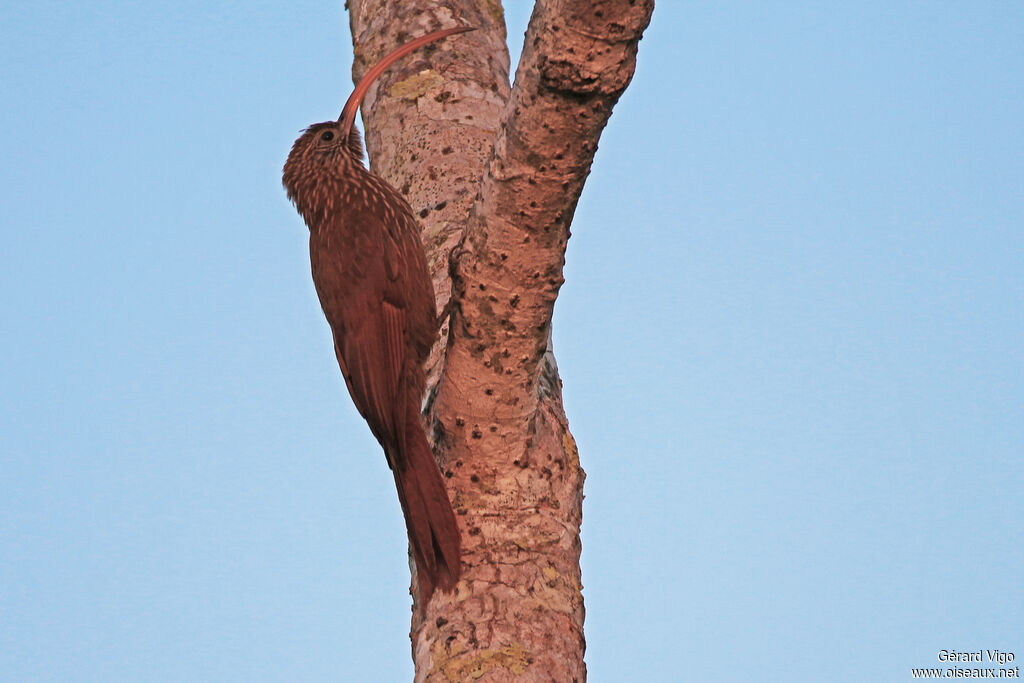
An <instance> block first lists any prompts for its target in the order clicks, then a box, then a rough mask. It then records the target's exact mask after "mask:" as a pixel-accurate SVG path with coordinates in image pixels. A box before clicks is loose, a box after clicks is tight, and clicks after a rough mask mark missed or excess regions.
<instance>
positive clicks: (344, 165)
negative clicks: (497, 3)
mask: <svg viewBox="0 0 1024 683" xmlns="http://www.w3.org/2000/svg"><path fill="white" fill-rule="evenodd" d="M472 30H474V29H473V28H472V27H465V26H460V27H457V28H449V29H444V30H441V31H434V32H432V33H428V34H426V35H424V36H422V37H420V38H417V39H415V40H411V41H409V42H407V43H405V44H403V45H402V46H400V47H399V48H397V49H396V50H394V51H392V52H391V53H390V54H388V55H387V56H386V57H384V58H383V59H381V60H380V61H379V62H377V63H376V64H375V65H374V66H373V67H372V68H371V69H370V70H369V71H367V72H366V74H365V75H364V76H363V78H362V79H361V80H360V81H359V84H358V85H357V86H356V87H355V89H354V90H353V91H352V94H351V95H350V96H349V98H348V100H347V101H346V102H345V106H344V108H343V109H342V111H341V115H340V116H339V117H338V120H337V121H325V122H323V123H316V124H313V125H312V126H309V127H308V128H306V129H305V130H304V131H303V132H302V133H301V135H300V136H299V138H298V139H297V140H296V141H295V143H294V144H293V145H292V149H291V151H290V152H289V154H288V160H287V161H286V162H285V165H284V172H283V176H282V181H283V184H284V187H285V190H286V192H287V195H288V198H289V199H290V200H291V201H292V203H293V204H294V205H295V208H296V209H297V210H298V212H299V214H300V215H301V216H302V218H303V220H304V221H305V223H306V225H307V227H308V228H309V256H310V265H311V269H312V273H313V284H314V286H315V288H316V292H317V296H318V297H319V299H320V305H321V307H322V308H323V312H324V316H325V317H326V318H327V322H328V324H329V325H330V328H331V332H332V334H333V337H334V351H335V355H336V356H337V359H338V365H339V366H340V368H341V374H342V376H343V377H344V378H345V384H346V386H347V387H348V391H349V394H350V395H351V397H352V401H353V403H355V406H356V409H357V410H358V411H359V413H360V415H362V417H363V418H364V419H365V420H366V422H367V424H368V425H369V427H370V431H371V432H372V433H373V435H374V437H376V439H377V441H378V442H379V443H380V445H381V446H382V447H383V449H384V455H385V458H386V459H387V463H388V465H389V467H390V468H391V471H392V473H393V475H394V479H395V486H396V488H397V489H398V499H399V503H400V504H401V507H402V513H403V516H404V518H405V525H406V531H407V533H408V536H409V541H410V546H411V550H412V556H413V560H414V562H415V566H416V577H417V583H418V586H419V593H420V599H421V600H422V601H424V602H425V601H426V600H429V599H430V597H431V595H432V594H433V592H434V590H435V589H436V588H440V589H441V590H442V591H445V592H451V591H452V590H453V589H454V587H455V584H456V583H457V582H458V581H459V578H460V576H461V572H462V565H461V542H460V537H459V530H458V525H457V524H456V520H455V513H454V510H453V509H452V505H451V502H450V500H449V498H448V492H447V489H446V487H445V484H444V477H443V476H442V474H441V471H440V468H439V467H438V464H437V460H436V459H435V457H434V452H433V450H432V448H431V446H430V442H429V440H428V439H427V435H426V432H425V431H424V427H423V422H422V420H421V418H420V405H421V401H422V399H423V396H424V393H425V389H426V376H425V374H424V370H423V363H424V362H425V361H426V359H427V356H428V354H429V353H430V348H431V346H432V345H433V343H434V338H435V335H436V333H437V330H438V316H437V309H436V305H435V303H434V287H433V284H432V281H431V279H430V274H429V271H428V269H427V260H426V254H425V251H424V247H423V243H422V241H421V239H420V228H419V225H418V224H417V221H416V218H415V217H414V215H413V212H412V208H411V207H410V206H409V203H408V202H407V201H406V200H405V198H404V197H402V195H401V194H400V193H399V192H398V191H397V190H395V188H394V187H392V186H391V185H389V184H388V183H387V182H386V181H385V180H384V179H383V178H381V177H379V176H377V175H376V174H374V173H372V172H371V171H369V170H367V169H366V168H365V167H364V166H363V163H362V160H363V146H362V140H361V138H360V135H359V131H358V130H356V129H355V128H354V127H353V122H354V121H355V115H356V110H357V109H358V108H359V106H360V103H361V102H362V99H363V97H364V96H365V95H366V93H367V91H368V90H369V89H370V86H371V85H372V84H373V82H374V80H375V79H376V78H377V77H378V76H380V75H381V74H382V73H383V72H384V71H385V70H386V69H387V68H388V67H389V66H391V64H393V63H394V62H395V61H396V60H398V59H400V58H401V57H404V56H405V55H407V54H409V53H411V52H413V51H414V50H417V49H419V48H421V47H423V46H424V45H427V44H428V43H432V42H434V41H436V40H441V39H442V38H446V37H448V36H453V35H456V34H459V33H464V32H466V31H472Z"/></svg>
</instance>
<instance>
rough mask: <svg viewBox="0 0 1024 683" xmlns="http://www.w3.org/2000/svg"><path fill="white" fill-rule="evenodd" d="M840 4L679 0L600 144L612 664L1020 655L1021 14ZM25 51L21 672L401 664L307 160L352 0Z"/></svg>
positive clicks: (392, 542) (577, 384) (27, 37)
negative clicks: (294, 159)
mask: <svg viewBox="0 0 1024 683" xmlns="http://www.w3.org/2000/svg"><path fill="white" fill-rule="evenodd" d="M506 4H507V5H508V7H507V17H508V23H509V35H510V36H511V43H512V49H513V53H514V54H517V53H518V49H519V46H520V44H521V40H522V34H523V31H524V30H525V25H526V21H527V19H528V14H529V3H526V2H506ZM825 4H826V3H813V2H784V3H767V4H766V3H739V2H736V3H710V2H702V3H689V2H674V1H671V0H662V2H661V3H660V4H659V6H658V7H657V9H656V11H655V16H654V21H653V23H652V26H651V28H650V29H649V30H648V33H647V35H646V37H645V38H644V41H643V42H642V44H641V47H640V57H639V65H638V69H637V74H636V77H635V79H634V81H633V83H632V85H631V86H630V88H629V90H628V91H627V92H626V94H625V96H624V97H623V98H622V100H621V101H620V102H619V104H618V106H617V107H616V109H615V113H614V115H613V116H612V119H611V122H610V124H609V126H608V128H607V130H606V132H605V134H604V136H603V137H602V140H601V145H600V150H599V152H598V154H597V159H596V162H595V165H594V168H593V172H592V173H591V176H590V179H589V181H588V184H587V187H586V190H585V192H584V195H583V197H582V199H581V201H580V204H579V208H578V210H577V213H576V217H575V220H574V223H573V237H572V239H571V241H570V243H569V251H568V256H567V258H568V263H567V266H566V284H565V286H564V287H563V289H562V295H561V297H560V299H559V302H558V305H557V308H556V317H555V328H554V329H555V351H556V354H557V356H558V360H559V367H560V370H561V373H562V377H563V380H564V383H565V398H566V409H567V412H568V415H569V418H570V422H571V426H572V430H573V433H574V435H575V436H576V439H577V441H578V443H579V446H580V450H581V454H582V458H583V464H584V467H585V469H586V470H587V473H588V478H587V485H586V495H587V498H586V503H585V508H584V531H583V541H584V546H583V547H584V554H583V571H584V574H583V582H584V586H585V590H584V595H585V598H586V606H587V639H588V651H587V662H588V665H589V669H590V680H592V681H596V682H603V681H623V680H643V681H677V680H695V681H712V682H713V681H794V680H797V681H818V680H837V681H864V680H879V681H881V680H892V681H900V680H909V679H910V669H911V667H925V666H938V665H939V662H937V660H936V654H937V652H938V651H939V650H941V649H956V650H978V649H980V648H989V649H1000V650H1003V651H1011V652H1015V653H1016V656H1017V662H1018V663H1019V662H1020V660H1021V659H1024V581H1021V577H1022V575H1024V549H1022V548H1024V546H1022V544H1021V542H1020V538H1021V530H1022V526H1024V504H1022V498H1021V494H1022V490H1024V462H1022V457H1021V456H1022V453H1024V427H1022V425H1024V343H1022V342H1024V318H1022V311H1024V231H1022V227H1024V144H1022V143H1024V134H1022V126H1021V121H1024V96H1022V89H1021V77H1022V74H1024V6H1021V5H1020V4H1018V3H1008V2H1004V3H995V2H990V3H957V2H930V3H920V2H898V3H893V2H884V3H883V2H861V3H828V5H830V6H828V7H825V6H824V5H825ZM0 38H2V40H0V45H2V47H0V74H2V76H3V83H4V95H3V97H2V100H0V144H2V150H3V154H2V155H0V179H2V183H0V202H2V207H3V222H4V227H3V230H2V231H0V254H2V260H3V268H0V292H2V294H3V296H2V297H0V319H2V320H3V321H4V326H3V334H2V335H0V355H2V357H3V358H4V363H2V364H0V386H2V387H3V391H2V392H0V558H2V559H0V679H2V680H11V681H161V682H162V681H328V680H366V681H398V680H410V679H411V671H412V666H411V661H410V656H409V644H408V640H407V633H408V617H409V611H408V610H409V598H408V595H407V587H408V569H407V567H406V564H405V557H406V554H405V546H406V540H405V532H404V528H403V525H402V519H401V514H400V511H399V508H398V505H397V501H396V499H395V493H394V490H393V482H392V480H391V477H390V475H389V473H388V471H387V467H386V464H385V462H384V458H383V456H382V455H381V453H380V450H379V448H378V447H377V445H376V443H375V442H374V441H373V439H372V437H371V436H370V434H369V431H368V430H367V428H366V427H365V425H364V423H363V422H362V421H361V419H360V418H359V417H358V415H357V414H356V413H355V411H354V409H353V408H352V407H351V405H350V402H349V399H348V396H347V394H346V392H345V389H344V385H343V383H342V381H341V377H340V375H339V373H338V371H337V367H336V365H335V361H334V358H333V354H332V352H331V347H330V338H329V332H328V330H327V327H326V323H325V322H324V320H323V318H322V314H321V312H320V310H319V306H318V304H317V301H316V297H315V294H314V292H313V288H312V284H311V281H310V277H309V264H308V254H307V245H306V230H305V228H304V227H303V225H302V223H301V221H300V219H299V218H298V216H297V214H295V212H294V210H293V209H292V208H291V207H290V206H289V204H288V203H287V201H286V198H285V195H284V192H283V191H282V189H281V187H280V168H281V165H282V164H283V162H284V159H285V156H286V154H287V151H288V149H289V148H290V146H291V143H292V141H293V140H294V138H295V137H296V135H297V133H298V131H299V130H300V129H301V128H303V127H304V126H306V125H308V124H309V123H312V122H315V121H320V120H323V119H326V118H330V117H332V116H336V115H337V112H338V111H339V110H340V106H341V104H342V103H343V102H344V99H345V97H346V96H347V94H348V92H349V90H350V88H351V80H350V76H349V74H350V71H349V67H350V63H351V55H350V48H349V47H348V36H347V23H346V18H345V16H344V14H343V12H342V10H341V9H340V3H338V2H312V1H299V2H288V3H267V2H253V3H247V4H246V5H245V6H244V8H243V7H242V6H241V5H236V4H228V3H224V4H219V5H214V4H211V3H205V2H196V1H194V0H192V1H188V0H186V1H185V2H180V3H171V4H152V3H149V4H146V5H143V4H140V3H130V2H114V1H100V2H93V3H68V2H35V3H7V4H5V5H4V6H3V7H2V8H0Z"/></svg>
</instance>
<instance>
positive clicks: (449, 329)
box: [348, 0, 653, 681]
mask: <svg viewBox="0 0 1024 683" xmlns="http://www.w3.org/2000/svg"><path fill="white" fill-rule="evenodd" d="M348 8H349V19H350V24H351V28H352V36H353V44H354V46H355V62H354V66H353V72H354V74H353V75H354V77H355V78H356V79H358V77H359V76H361V75H362V73H363V72H364V71H365V70H366V69H367V68H368V67H369V66H370V65H371V64H372V63H373V62H375V61H376V60H377V59H378V58H379V57H380V56H382V55H383V54H384V53H386V52H387V51H389V50H390V49H391V48H392V47H394V46H396V45H398V44H400V43H402V42H404V41H405V40H407V39H409V38H411V37H415V36H418V35H421V34H423V33H426V32H428V31H431V30H437V29H441V28H447V27H451V26H455V25H472V26H477V27H479V28H480V30H479V31H476V32H473V33H468V34H463V35H461V36H458V37H457V38H455V39H451V40H445V41H442V42H441V43H439V44H437V45H436V46H435V47H432V48H428V49H426V50H424V51H422V52H420V53H416V54H414V55H412V56H411V57H409V58H406V59H404V60H403V61H401V62H400V63H398V64H397V65H396V66H395V67H394V68H393V69H391V71H390V72H389V73H387V74H385V75H384V76H383V77H382V78H381V79H380V81H379V83H378V85H377V87H376V88H375V89H372V90H371V91H370V93H369V95H368V96H367V98H366V100H365V102H364V106H363V121H364V129H365V130H366V131H367V135H366V143H367V149H368V152H369V156H370V162H371V168H372V169H373V170H374V171H375V172H376V173H378V174H380V175H381V176H383V177H384V178H385V179H387V180H388V181H389V182H391V183H392V184H393V185H394V186H395V187H397V188H399V190H400V191H401V192H402V193H403V194H404V195H405V196H406V198H407V199H408V200H409V202H410V204H411V205H412V207H413V208H414V210H415V211H416V212H417V213H418V215H419V217H420V220H421V223H422V227H423V231H424V232H423V238H424V243H425V245H426V248H427V253H428V258H429V260H430V264H431V272H432V275H433V277H434V285H435V288H436V292H437V296H438V305H439V310H441V309H443V308H444V307H445V306H446V304H448V301H449V299H450V298H451V299H452V300H453V301H452V303H453V306H452V307H451V308H450V309H449V310H451V311H452V316H451V318H450V320H448V321H447V322H446V323H445V324H444V325H443V326H442V329H441V333H440V336H439V343H438V344H437V346H436V347H435V349H434V353H433V355H432V356H431V361H430V363H429V366H428V370H429V377H430V387H431V390H430V396H429V397H428V398H429V400H428V402H427V404H426V405H427V417H426V419H427V422H428V424H429V425H430V426H431V427H432V435H433V437H434V439H435V441H436V445H437V451H438V455H439V457H440V461H441V468H442V471H443V472H444V473H445V475H446V477H447V478H448V484H449V495H450V496H451V497H452V500H453V504H454V507H455V511H456V514H457V516H458V521H459V525H460V530H461V532H462V537H463V554H464V557H463V563H464V564H463V567H464V580H463V581H461V582H460V584H459V586H458V588H457V590H456V592H455V594H454V595H446V594H442V593H435V595H434V597H433V598H432V599H431V601H430V603H429V604H427V605H425V606H422V607H423V608H424V609H422V610H420V609H417V610H415V611H414V619H413V624H412V633H411V636H412V646H413V658H414V661H415V665H416V680H417V681H449V680H453V681H461V680H470V679H475V680H480V681H505V680H512V679H515V680H531V681H532V680H537V681H548V680H554V681H583V680H585V678H586V667H585V665H584V663H583V652H584V648H585V641H584V637H583V617H584V609H583V597H582V592H581V591H582V583H581V579H580V568H579V556H580V540H579V530H580V523H581V518H582V500H583V479H584V472H583V469H582V467H581V466H580V460H579V455H578V453H577V451H576V446H575V442H574V441H573V438H572V436H571V435H570V433H569V429H568V423H567V421H566V418H565V412H564V410H563V407H562V396H561V381H560V379H559V377H558V371H557V367H556V366H555V361H554V355H553V353H552V350H551V341H550V340H551V334H550V333H551V315H552V309H553V306H554V302H555V298H556V296H557V294H558V289H559V287H560V286H561V284H562V281H563V279H562V266H563V264H564V255H565V247H566V242H567V240H568V238H569V226H570V223H571V222H572V217H573V212H574V210H575V207H576V202H577V200H578V199H579V196H580V193H581V192H582V189H583V184H584V181H585V179H586V177H587V174H588V173H589V170H590V165H591V163H592V161H593V158H594V153H595V152H596V150H597V141H598V138H599V137H600V134H601V131H602V129H603V128H604V126H605V124H606V123H607V121H608V117H609V116H610V114H611V109H612V106H613V105H614V104H615V102H616V101H617V100H618V98H619V96H620V95H621V94H622V92H623V91H624V90H625V88H626V86H627V85H628V83H629V80H630V78H631V77H632V75H633V70H634V68H635V60H636V51H637V43H638V41H639V40H640V37H641V34H642V32H643V29H644V28H645V27H646V26H647V23H648V22H649V20H650V16H651V12H652V10H653V0H607V1H601V0H575V1H573V0H538V2H537V3H536V5H535V8H534V13H533V16H532V18H531V20H530V26H529V29H528V31H527V35H526V42H525V45H524V49H523V55H522V59H521V61H520V64H519V67H518V70H517V74H516V82H515V85H514V87H513V88H509V85H508V67H509V58H508V49H507V46H506V42H505V41H506V34H505V25H504V18H503V12H502V8H501V4H500V2H498V0H479V1H476V2H474V1H472V0H446V1H438V0H408V1H406V2H402V3H396V2H390V1H387V0H349V2H348ZM415 585H416V582H415V581H413V586H414V587H415ZM413 598H414V600H418V596H416V595H415V594H414V596H413Z"/></svg>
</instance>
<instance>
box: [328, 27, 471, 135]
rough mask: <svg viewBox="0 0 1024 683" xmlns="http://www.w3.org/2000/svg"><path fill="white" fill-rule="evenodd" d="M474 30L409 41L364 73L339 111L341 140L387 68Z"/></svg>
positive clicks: (456, 30)
mask: <svg viewBox="0 0 1024 683" xmlns="http://www.w3.org/2000/svg"><path fill="white" fill-rule="evenodd" d="M475 30H476V27H473V26H459V27H458V28H446V29H444V30H443V31H434V32H433V33H428V34H427V35H425V36H421V37H419V38H417V39H415V40H410V41H409V42H408V43H406V44H405V45H403V46H401V47H400V48H398V49H397V50H395V51H394V52H392V53H391V54H389V55H388V56H387V57H385V58H384V59H382V60H380V61H379V62H377V63H376V64H375V65H374V66H373V68H372V69H370V70H369V71H367V72H366V74H365V75H364V76H363V79H362V80H361V81H359V85H357V86H356V89H355V90H353V91H352V94H351V95H349V96H348V101H346V102H345V107H344V109H342V110H341V116H339V117H338V122H339V123H340V124H341V139H342V140H347V139H348V134H349V132H350V131H351V130H352V123H353V122H354V121H355V120H356V110H357V109H359V104H360V103H361V102H362V101H363V97H365V96H366V92H367V91H368V90H369V89H370V86H371V85H373V82H374V81H375V80H377V77H378V76H380V75H381V74H382V73H384V71H385V70H386V69H387V68H388V67H389V66H391V65H392V64H394V63H395V62H396V61H397V60H399V59H401V58H402V57H404V56H406V55H407V54H409V53H410V52H414V51H416V50H418V49H420V48H421V47H423V46H424V45H427V44H428V43H432V42H434V41H435V40H441V39H442V38H447V37H448V36H453V35H455V34H457V33H466V32H467V31H475Z"/></svg>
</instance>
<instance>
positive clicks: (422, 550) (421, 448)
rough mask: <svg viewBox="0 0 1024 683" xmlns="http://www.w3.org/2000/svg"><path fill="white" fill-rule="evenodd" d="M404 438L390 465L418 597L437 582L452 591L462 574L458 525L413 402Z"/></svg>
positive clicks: (426, 595) (428, 592)
mask: <svg viewBox="0 0 1024 683" xmlns="http://www.w3.org/2000/svg"><path fill="white" fill-rule="evenodd" d="M402 441H403V443H402V445H401V446H399V448H400V449H401V450H402V451H404V452H403V453H402V454H400V455H399V457H396V458H393V460H392V462H393V463H394V465H393V468H392V469H393V472H394V475H395V485H396V486H397V487H398V499H399V502H400V503H401V504H402V512H403V514H404V515H405V526H406V529H407V530H408V532H409V541H410V543H411V545H412V551H413V557H414V559H415V560H416V574H417V577H418V579H419V585H420V600H422V601H426V600H428V599H429V598H430V596H431V594H432V593H433V592H434V589H435V588H440V589H441V590H443V591H450V590H452V589H453V588H454V587H455V584H456V583H457V582H458V580H459V576H460V574H461V572H462V564H461V550H460V541H459V529H458V527H457V526H456V524H455V512H454V511H453V510H452V506H451V502H449V500H448V492H447V490H446V489H445V485H444V479H443V478H442V475H441V470H440V469H439V468H438V466H437V461H436V460H434V453H433V451H432V450H431V449H430V443H429V442H428V441H427V435H426V434H425V433H424V432H423V426H422V423H421V422H420V418H419V411H418V410H417V409H416V408H415V406H411V407H410V408H409V410H408V411H407V418H406V432H405V438H404V439H403V440H402Z"/></svg>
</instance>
